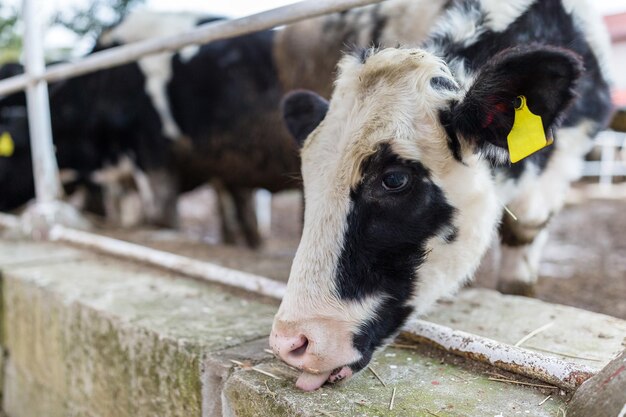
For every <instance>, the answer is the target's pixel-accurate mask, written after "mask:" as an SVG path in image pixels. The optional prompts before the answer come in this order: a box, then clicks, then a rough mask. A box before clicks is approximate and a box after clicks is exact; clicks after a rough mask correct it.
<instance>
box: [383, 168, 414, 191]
mask: <svg viewBox="0 0 626 417" xmlns="http://www.w3.org/2000/svg"><path fill="white" fill-rule="evenodd" d="M410 181H411V173H410V172H408V170H406V169H405V170H401V169H393V170H389V171H387V172H385V173H384V174H383V178H382V186H383V188H384V189H385V190H387V191H390V192H399V191H402V190H404V189H406V188H407V187H408V186H409V183H410Z"/></svg>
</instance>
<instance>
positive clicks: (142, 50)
mask: <svg viewBox="0 0 626 417" xmlns="http://www.w3.org/2000/svg"><path fill="white" fill-rule="evenodd" d="M25 1H28V0H25ZM381 1H384V0H307V1H301V2H298V3H294V4H290V5H287V6H283V7H279V8H276V9H272V10H268V11H265V12H261V13H257V14H254V15H250V16H246V17H242V18H239V19H232V20H224V21H218V22H214V23H208V24H205V25H202V26H199V27H198V28H196V29H193V30H190V31H189V32H186V33H183V34H179V35H176V36H170V37H165V38H157V39H149V40H146V41H142V42H136V43H132V44H128V45H123V46H119V47H115V48H111V49H107V50H104V51H100V52H96V53H94V54H91V55H89V56H87V57H85V58H83V59H81V60H80V61H77V62H75V63H64V64H57V65H51V66H50V67H49V68H48V70H47V71H46V72H45V73H42V74H24V75H18V76H15V77H12V78H9V79H7V80H3V81H0V95H4V94H9V93H12V92H15V91H20V90H23V89H24V87H26V86H27V85H28V84H29V83H30V82H34V81H39V80H45V81H48V82H52V81H59V80H62V79H65V78H68V77H75V76H77V75H82V74H86V73H89V72H93V71H97V70H101V69H105V68H110V67H114V66H117V65H122V64H126V63H128V62H133V61H136V60H138V59H139V58H142V57H144V56H146V55H150V54H156V53H159V52H167V51H176V50H178V49H181V48H183V47H185V46H188V45H192V44H203V43H207V42H211V41H215V40H218V39H225V38H230V37H234V36H239V35H245V34H248V33H252V32H257V31H260V30H265V29H271V28H273V27H276V26H281V25H287V24H290V23H294V22H298V21H300V20H304V19H309V18H313V17H317V16H322V15H325V14H328V13H334V12H340V11H343V10H348V9H351V8H354V7H360V6H366V5H368V4H374V3H380V2H381Z"/></svg>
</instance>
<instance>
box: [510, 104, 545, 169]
mask: <svg viewBox="0 0 626 417" xmlns="http://www.w3.org/2000/svg"><path fill="white" fill-rule="evenodd" d="M517 99H518V100H519V106H517V107H515V120H514V121H513V128H512V129H511V132H510V133H509V136H508V137H507V142H508V145H509V155H510V157H511V162H512V163H515V162H518V161H521V160H522V159H524V158H526V157H527V156H529V155H532V154H533V153H535V152H537V151H538V150H540V149H543V148H545V147H546V146H548V145H551V144H552V140H548V139H546V133H545V132H544V130H543V123H542V122H541V116H537V115H536V114H533V113H532V112H531V111H530V109H529V108H528V106H527V105H526V97H524V96H519V97H517Z"/></svg>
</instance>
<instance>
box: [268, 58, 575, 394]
mask: <svg viewBox="0 0 626 417" xmlns="http://www.w3.org/2000/svg"><path fill="white" fill-rule="evenodd" d="M477 78H478V79H480V78H481V77H480V76H479V77H477ZM477 83H478V81H477ZM569 87H570V84H568V86H567V88H568V89H569ZM470 90H472V89H470ZM494 94H498V97H501V96H503V94H501V92H500V91H496V92H495V93H494ZM514 94H521V92H519V93H512V94H511V100H510V109H508V108H507V109H505V110H504V111H503V112H502V113H503V114H502V115H500V114H496V115H494V114H489V115H486V116H485V117H486V119H487V120H489V123H490V124H493V123H496V124H506V123H509V126H508V129H510V122H511V120H508V116H510V114H509V113H512V108H513V107H512V106H513V102H514V100H513V98H514V97H515V95H514ZM526 94H530V93H526ZM481 97H482V96H481ZM475 98H476V96H475V95H474V96H472V93H471V91H470V92H469V93H465V92H464V89H463V87H461V86H458V85H457V82H456V81H455V79H454V77H452V75H451V74H450V70H449V69H448V67H447V66H446V64H445V63H444V62H443V61H441V60H440V59H438V58H436V57H434V56H433V55H431V54H429V53H427V52H425V51H423V50H418V49H412V50H407V49H386V50H383V51H380V52H377V53H373V54H372V55H371V56H368V55H367V54H366V55H365V56H364V57H361V58H358V57H352V56H349V57H346V58H345V59H344V60H343V61H342V62H341V64H340V75H339V78H338V80H337V83H336V87H335V92H334V94H333V98H332V100H331V103H330V107H329V108H327V107H326V103H325V102H324V101H323V100H322V99H321V98H319V97H318V96H315V95H313V94H312V93H305V92H296V93H293V94H292V95H291V96H289V97H288V98H287V99H286V101H285V103H284V112H285V118H286V122H287V124H288V127H289V128H290V130H291V131H292V133H294V135H295V136H296V137H297V138H300V139H303V138H306V137H307V136H308V139H307V140H306V142H305V144H304V147H303V150H302V174H303V179H304V190H305V202H306V209H305V219H304V230H303V235H302V240H301V242H300V246H299V248H298V251H297V253H296V257H295V259H294V263H293V266H292V269H291V275H290V278H289V283H288V289H287V294H286V296H285V298H284V299H283V302H282V304H281V306H280V309H279V311H278V313H277V314H276V318H275V321H274V326H273V329H272V334H271V337H270V343H271V345H272V347H273V349H274V351H275V352H276V353H277V354H278V355H279V356H280V357H281V358H282V359H283V360H285V361H286V362H287V363H289V364H291V365H292V366H295V367H298V368H300V369H302V370H303V371H304V372H303V374H302V376H301V377H300V378H299V379H298V382H297V385H298V386H299V387H300V388H302V389H305V390H313V389H316V388H318V387H319V386H321V385H322V384H323V383H324V382H326V381H327V380H329V381H331V382H334V381H337V380H341V379H344V378H346V377H349V376H351V375H352V374H353V373H354V372H357V371H359V370H361V369H363V368H364V367H365V366H366V365H367V364H368V362H369V361H370V359H371V357H372V354H373V353H374V351H375V350H376V349H377V348H379V347H381V346H383V345H384V344H385V343H386V341H388V340H389V339H390V338H392V337H393V336H395V335H396V334H397V332H398V331H399V329H400V327H401V326H402V324H403V323H404V322H405V321H406V319H407V318H408V316H409V315H410V314H411V313H412V312H414V311H416V312H417V313H423V312H424V311H426V309H428V308H429V306H430V305H432V304H433V302H434V301H435V300H436V299H438V298H439V297H441V296H442V295H446V294H449V293H451V292H453V291H455V290H456V289H457V288H458V287H459V286H460V284H462V283H463V282H464V280H466V279H467V278H468V277H470V276H471V275H472V274H473V272H474V270H475V268H476V267H477V265H478V263H479V261H480V259H481V257H482V255H483V254H484V252H485V251H486V249H487V246H488V244H489V242H490V241H491V238H492V235H493V232H494V230H495V227H496V225H497V221H498V220H499V218H500V205H499V203H498V201H497V198H496V193H495V189H494V182H493V179H492V176H491V172H490V170H489V164H488V162H487V161H486V160H485V159H484V158H482V157H481V154H483V153H484V152H485V151H487V152H490V153H493V150H494V149H500V145H501V144H500V143H498V142H497V141H495V140H491V141H489V143H487V142H485V141H483V142H479V141H478V140H477V139H476V138H475V137H474V136H473V135H472V134H471V128H473V127H474V125H475V123H470V122H471V121H470V122H468V121H467V120H461V119H463V117H461V116H459V115H460V114H464V113H466V112H467V109H466V108H465V109H463V108H462V107H463V106H464V105H465V106H467V105H472V100H474V99H475ZM479 98H480V97H479ZM508 98H509V96H507V95H504V99H506V100H508ZM507 103H508V102H507ZM475 105H476V103H474V104H473V106H474V107H475ZM499 108H500V107H499ZM509 110H510V112H509ZM501 116H502V117H501ZM494 118H495V119H496V120H495V121H494ZM322 119H323V121H322ZM500 119H502V120H500ZM320 122H321V123H320ZM468 123H469V127H468ZM487 128H489V127H487ZM311 132H312V133H311ZM457 132H458V133H459V135H458V137H457ZM309 133H310V135H309ZM464 136H467V137H468V138H467V139H466V138H464ZM470 137H471V138H470ZM499 152H501V153H503V151H501V150H500V151H499Z"/></svg>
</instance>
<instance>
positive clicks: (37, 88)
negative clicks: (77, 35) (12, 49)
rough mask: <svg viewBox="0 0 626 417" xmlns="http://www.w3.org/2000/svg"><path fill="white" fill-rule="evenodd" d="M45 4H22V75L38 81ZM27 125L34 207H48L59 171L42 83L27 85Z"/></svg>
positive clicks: (57, 187) (57, 190)
mask: <svg viewBox="0 0 626 417" xmlns="http://www.w3.org/2000/svg"><path fill="white" fill-rule="evenodd" d="M44 1H45V0H24V1H23V3H22V15H23V18H24V55H25V71H26V74H27V75H28V76H30V77H40V76H41V75H42V74H43V73H44V72H45V70H46V68H45V61H44V53H43V36H42V35H43V32H42V29H43V20H42V16H41V14H42V10H43V9H44V7H43V6H44ZM26 102H27V108H28V125H29V127H30V143H31V152H32V159H33V173H34V177H35V190H36V193H37V203H39V204H42V203H49V202H52V201H54V200H56V199H57V198H58V197H59V196H60V195H61V192H60V191H61V190H60V181H59V169H58V167H57V161H56V156H55V154H54V145H53V143H52V128H51V125H50V105H49V101H48V85H47V83H46V81H43V80H42V81H35V82H31V83H30V84H29V85H28V86H27V88H26Z"/></svg>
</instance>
